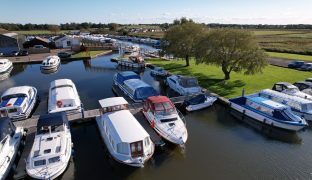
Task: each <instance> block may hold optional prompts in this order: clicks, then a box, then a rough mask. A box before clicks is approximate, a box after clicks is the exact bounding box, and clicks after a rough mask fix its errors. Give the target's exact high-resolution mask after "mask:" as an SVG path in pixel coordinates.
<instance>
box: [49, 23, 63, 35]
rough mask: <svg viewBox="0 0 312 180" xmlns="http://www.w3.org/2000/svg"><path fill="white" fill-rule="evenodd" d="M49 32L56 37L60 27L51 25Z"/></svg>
mask: <svg viewBox="0 0 312 180" xmlns="http://www.w3.org/2000/svg"><path fill="white" fill-rule="evenodd" d="M48 29H49V31H51V32H52V33H54V35H56V34H57V33H58V32H59V31H60V27H59V26H58V25H49V28H48Z"/></svg>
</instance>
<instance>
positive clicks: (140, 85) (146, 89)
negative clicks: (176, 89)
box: [122, 79, 159, 102]
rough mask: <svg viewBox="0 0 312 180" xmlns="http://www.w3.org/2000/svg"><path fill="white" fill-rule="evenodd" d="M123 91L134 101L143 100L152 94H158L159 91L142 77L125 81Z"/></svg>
mask: <svg viewBox="0 0 312 180" xmlns="http://www.w3.org/2000/svg"><path fill="white" fill-rule="evenodd" d="M123 87H124V88H123V89H122V90H123V92H124V93H125V94H126V95H127V96H129V97H130V98H131V99H132V101H134V102H143V101H144V100H145V99H147V98H148V97H150V96H158V95H159V93H158V92H157V91H156V90H155V89H154V88H153V87H152V86H150V85H148V84H146V83H145V82H144V81H142V80H140V79H129V80H126V81H124V86H123Z"/></svg>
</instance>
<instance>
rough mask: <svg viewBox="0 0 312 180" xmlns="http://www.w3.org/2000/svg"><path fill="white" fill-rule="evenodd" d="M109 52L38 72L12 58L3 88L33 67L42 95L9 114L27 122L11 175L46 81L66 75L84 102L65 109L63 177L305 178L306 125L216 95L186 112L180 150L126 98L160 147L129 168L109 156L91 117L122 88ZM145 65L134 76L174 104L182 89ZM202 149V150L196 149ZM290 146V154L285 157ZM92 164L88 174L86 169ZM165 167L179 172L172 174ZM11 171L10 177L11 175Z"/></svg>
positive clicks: (20, 173)
mask: <svg viewBox="0 0 312 180" xmlns="http://www.w3.org/2000/svg"><path fill="white" fill-rule="evenodd" d="M115 55H116V54H112V55H106V56H101V57H97V58H95V59H92V60H88V61H83V60H81V61H79V60H78V61H72V62H62V67H61V68H60V69H59V71H57V72H56V73H53V74H42V73H41V71H40V64H24V65H15V66H14V70H13V72H12V74H11V77H10V78H9V79H6V80H3V81H1V82H0V83H1V85H2V86H1V87H0V92H1V93H3V92H4V91H5V90H6V89H8V88H9V87H12V86H16V85H24V81H25V78H26V77H27V76H30V75H31V76H32V77H34V78H35V79H33V80H32V81H29V82H28V85H31V86H34V87H36V88H37V89H38V94H39V97H40V103H39V105H37V107H36V111H35V112H34V114H33V116H32V118H30V119H28V120H24V121H16V122H14V124H15V125H16V126H23V127H26V128H27V129H28V132H27V133H28V135H27V136H26V146H25V148H24V151H23V153H22V154H21V158H20V160H19V165H18V166H17V169H16V172H17V173H16V174H15V176H14V178H15V179H20V178H24V177H25V176H26V173H25V171H24V169H23V163H24V166H25V161H24V159H25V157H27V155H26V154H27V153H29V152H30V148H31V144H32V140H31V139H32V138H33V137H34V132H35V130H34V128H33V127H34V126H35V125H36V124H37V120H38V118H39V116H40V115H43V114H46V113H47V112H48V109H47V104H48V103H47V100H48V92H49V84H50V82H52V81H53V80H56V79H62V78H68V79H71V80H72V81H73V82H74V83H75V85H76V87H77V91H78V92H79V96H80V98H81V102H82V103H83V104H84V110H83V111H82V113H76V114H71V115H68V119H69V122H70V124H71V133H72V141H73V144H74V152H75V153H74V155H73V158H72V159H71V160H70V163H69V166H68V168H67V169H66V171H65V173H64V174H63V175H62V176H61V179H77V178H78V179H84V178H97V177H101V176H106V177H107V178H109V179H146V178H148V177H153V178H151V179H159V178H165V179H168V178H169V177H170V178H183V179H185V178H187V179H190V178H192V174H193V173H196V174H197V175H198V178H218V179H229V178H230V179H233V178H235V179H242V178H249V179H255V178H256V177H255V175H256V176H257V177H261V178H265V179H273V177H274V178H276V177H277V178H282V179H283V178H287V177H292V178H298V179H307V178H311V177H310V173H309V169H310V168H312V167H311V165H310V160H311V159H312V157H311V156H310V155H309V154H310V153H309V148H310V147H311V146H312V143H310V142H312V138H311V137H312V134H311V130H310V128H308V129H307V130H305V131H303V132H298V133H291V132H287V131H281V130H279V129H274V128H272V127H270V126H267V125H262V124H259V123H257V122H253V121H249V120H248V121H247V120H246V119H247V117H246V118H242V119H243V120H237V119H236V118H235V116H237V114H235V113H236V112H232V111H231V110H230V109H229V108H227V107H226V106H224V105H222V104H219V103H217V104H215V105H213V106H211V107H209V108H207V109H203V110H200V111H195V112H191V113H186V114H184V116H185V119H186V122H187V124H186V127H187V129H188V133H189V137H188V141H187V142H186V145H185V149H184V150H183V149H181V148H180V147H177V146H175V145H173V144H171V143H169V142H167V141H163V140H162V139H161V138H160V137H159V135H158V134H157V133H156V132H155V131H154V130H153V129H152V128H151V126H150V124H149V123H148V121H147V120H146V119H145V117H144V116H143V113H142V112H141V111H140V110H141V109H142V107H143V105H142V103H131V104H130V105H129V108H130V111H131V113H132V114H133V115H134V117H135V118H136V119H137V120H138V122H139V123H140V124H141V125H142V127H143V128H144V129H145V130H146V132H147V133H148V134H149V135H150V137H151V140H152V141H153V142H158V147H157V148H156V151H155V153H154V155H153V157H152V159H151V160H150V161H148V162H147V163H146V165H145V166H144V168H142V169H132V168H129V167H127V166H124V165H121V164H119V163H117V162H115V161H114V160H113V159H111V157H110V156H109V154H108V150H107V149H106V147H105V144H104V143H103V141H102V140H101V137H100V134H99V132H98V128H97V126H96V123H95V117H96V116H99V115H100V111H99V105H98V100H99V99H103V98H109V97H114V96H116V95H117V96H125V95H124V94H122V91H120V90H118V88H117V90H116V87H115V88H114V86H113V76H114V74H115V73H116V72H117V71H118V70H117V64H116V63H114V62H111V61H110V59H111V57H113V56H115ZM95 69H96V70H95ZM99 69H101V70H100V71H99ZM150 71H151V70H150V69H149V68H146V69H145V70H144V71H141V72H140V73H139V76H140V77H141V79H142V80H143V81H144V82H146V83H147V84H149V85H150V86H152V87H153V88H154V89H155V90H156V91H157V92H159V93H160V94H165V95H168V94H169V95H170V94H171V93H172V94H174V95H173V96H175V97H172V96H171V95H170V96H171V98H170V99H171V101H172V102H173V103H174V104H176V106H177V107H178V108H180V104H182V103H183V102H184V100H185V99H186V97H184V96H178V95H177V94H176V93H174V92H172V90H170V89H169V88H168V87H167V86H166V85H165V83H164V82H162V81H158V80H155V78H154V77H153V76H151V75H150ZM108 84H109V85H108ZM187 98H189V97H187ZM219 102H224V101H219ZM231 114H235V116H232V115H231ZM32 136H33V137H32ZM90 139H92V141H90ZM155 144H156V143H155ZM29 146H30V147H29ZM203 154H205V156H202V155H203ZM264 154H265V155H264ZM290 154H292V156H290V157H289V158H287V159H285V158H284V157H285V156H289V155H290ZM88 162H93V163H91V164H90V163H88ZM287 164H295V165H297V166H296V167H294V166H293V165H291V166H290V165H287ZM298 168H300V171H298ZM286 169H287V171H285V170H286ZM90 171H92V174H90V173H89V172H90ZM169 171H179V172H180V173H176V174H172V173H169ZM217 172H222V173H217ZM242 172H243V174H242ZM268 172H270V173H273V174H274V175H271V174H270V173H268ZM168 176H169V177H168ZM11 177H12V178H13V175H12V176H11Z"/></svg>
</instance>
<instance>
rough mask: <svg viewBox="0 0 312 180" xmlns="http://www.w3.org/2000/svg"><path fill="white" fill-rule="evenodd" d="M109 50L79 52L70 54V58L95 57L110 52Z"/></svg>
mask: <svg viewBox="0 0 312 180" xmlns="http://www.w3.org/2000/svg"><path fill="white" fill-rule="evenodd" d="M111 52H112V51H111V50H101V51H88V52H85V51H83V52H79V53H77V54H74V55H72V56H71V58H86V57H96V56H98V55H104V54H108V53H111Z"/></svg>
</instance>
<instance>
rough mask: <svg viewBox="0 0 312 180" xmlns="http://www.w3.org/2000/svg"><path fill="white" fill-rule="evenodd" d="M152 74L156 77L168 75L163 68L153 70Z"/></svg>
mask: <svg viewBox="0 0 312 180" xmlns="http://www.w3.org/2000/svg"><path fill="white" fill-rule="evenodd" d="M151 74H152V75H155V76H162V77H165V76H167V75H168V71H166V70H165V69H164V68H162V67H154V69H152V70H151Z"/></svg>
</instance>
